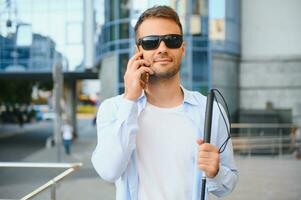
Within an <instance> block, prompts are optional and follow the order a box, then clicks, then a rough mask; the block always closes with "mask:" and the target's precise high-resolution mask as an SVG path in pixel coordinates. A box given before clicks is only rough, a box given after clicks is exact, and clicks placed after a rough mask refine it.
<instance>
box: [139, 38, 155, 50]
mask: <svg viewBox="0 0 301 200" xmlns="http://www.w3.org/2000/svg"><path fill="white" fill-rule="evenodd" d="M158 44H159V37H155V36H150V37H145V38H143V39H142V41H141V45H142V48H143V49H145V50H152V49H156V48H158Z"/></svg>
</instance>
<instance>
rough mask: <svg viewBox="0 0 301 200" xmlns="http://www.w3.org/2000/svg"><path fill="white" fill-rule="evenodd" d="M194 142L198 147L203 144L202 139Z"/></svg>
mask: <svg viewBox="0 0 301 200" xmlns="http://www.w3.org/2000/svg"><path fill="white" fill-rule="evenodd" d="M196 142H197V144H198V145H201V144H203V143H204V140H202V139H197V140H196Z"/></svg>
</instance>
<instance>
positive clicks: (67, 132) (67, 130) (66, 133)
mask: <svg viewBox="0 0 301 200" xmlns="http://www.w3.org/2000/svg"><path fill="white" fill-rule="evenodd" d="M62 132H63V139H64V140H72V138H73V135H72V132H73V128H72V126H70V125H69V124H64V125H63V126H62Z"/></svg>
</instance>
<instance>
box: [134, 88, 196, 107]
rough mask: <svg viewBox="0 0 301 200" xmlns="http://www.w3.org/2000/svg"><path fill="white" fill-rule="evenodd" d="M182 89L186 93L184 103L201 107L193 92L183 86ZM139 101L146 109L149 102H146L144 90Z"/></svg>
mask: <svg viewBox="0 0 301 200" xmlns="http://www.w3.org/2000/svg"><path fill="white" fill-rule="evenodd" d="M180 87H181V89H182V91H183V93H184V100H183V102H184V103H188V104H191V105H194V106H196V105H200V102H199V101H198V100H197V98H195V96H194V94H193V92H192V91H189V90H187V89H185V88H184V87H183V86H182V85H180ZM138 101H139V102H141V103H142V105H143V107H145V105H146V102H147V101H146V95H145V92H144V90H143V91H142V93H141V95H140V97H139V98H138Z"/></svg>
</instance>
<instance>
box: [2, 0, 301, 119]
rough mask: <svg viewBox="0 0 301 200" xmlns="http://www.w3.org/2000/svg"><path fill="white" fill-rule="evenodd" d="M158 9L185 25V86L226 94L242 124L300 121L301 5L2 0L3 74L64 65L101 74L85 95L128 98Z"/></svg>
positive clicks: (215, 0) (294, 0)
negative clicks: (145, 25)
mask: <svg viewBox="0 0 301 200" xmlns="http://www.w3.org/2000/svg"><path fill="white" fill-rule="evenodd" d="M157 4H165V5H169V6H171V7H173V8H174V9H175V10H176V11H177V12H178V13H179V15H180V18H181V21H182V23H183V29H184V38H185V41H186V43H187V53H186V57H185V59H184V60H183V63H182V66H181V77H182V79H181V81H182V84H183V85H184V87H186V88H188V89H192V90H197V91H200V92H202V93H204V94H205V93H206V91H207V90H208V88H212V87H215V88H218V89H220V90H221V92H222V93H223V94H224V96H225V98H226V100H227V102H228V104H229V108H230V112H231V114H232V115H233V121H235V122H255V121H257V120H258V119H260V121H262V122H278V123H284V122H288V123H289V122H296V121H298V120H300V113H301V111H300V110H301V108H300V107H301V106H300V96H301V91H300V90H301V75H300V74H301V67H300V56H301V47H300V45H299V44H300V37H299V33H300V31H301V28H300V27H301V26H300V21H299V20H298V19H299V18H300V14H299V12H298V10H297V8H299V7H300V2H299V1H298V0H290V3H287V2H284V1H281V0H276V1H272V0H264V1H259V0H258V1H257V0H256V1H239V0H211V1H208V0H181V1H179V0H164V1H156V0H139V1H138V0H137V1H136V0H87V1H82V0H75V1H71V0H66V1H58V0H54V1H53V0H51V1H50V0H45V1H37V0H14V1H12V0H1V6H0V10H1V14H0V19H1V20H0V39H1V40H0V45H1V46H0V58H1V60H0V69H1V72H2V73H3V72H6V71H16V70H17V71H43V70H44V71H50V70H51V68H52V66H53V63H54V62H56V61H57V60H60V61H61V62H62V63H63V66H64V70H65V71H87V70H88V71H98V73H99V80H98V81H94V82H93V83H91V82H87V81H84V82H82V84H81V87H82V88H81V91H82V92H83V93H84V94H88V95H91V96H94V98H96V96H99V97H100V99H101V100H103V99H106V98H108V97H111V96H114V95H117V94H121V93H122V92H123V91H124V84H123V74H124V72H125V68H126V64H127V60H128V59H129V57H131V55H132V54H133V53H134V48H135V39H134V38H135V33H134V30H133V27H134V25H135V23H136V21H137V18H138V17H139V15H140V14H141V13H142V12H143V11H144V10H145V9H146V8H148V7H151V6H153V5H157ZM271 4H273V9H270V5H271Z"/></svg>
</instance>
